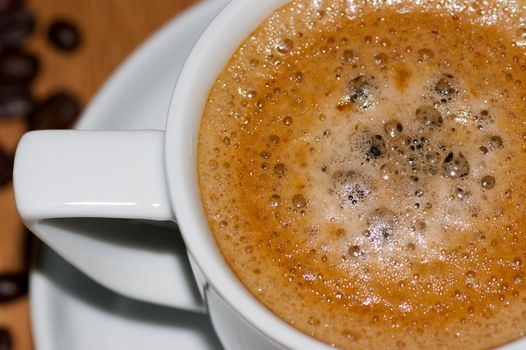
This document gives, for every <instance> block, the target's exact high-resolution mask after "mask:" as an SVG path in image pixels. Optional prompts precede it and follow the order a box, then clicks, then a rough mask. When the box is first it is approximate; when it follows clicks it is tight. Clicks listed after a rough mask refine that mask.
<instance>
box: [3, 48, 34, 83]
mask: <svg viewBox="0 0 526 350" xmlns="http://www.w3.org/2000/svg"><path fill="white" fill-rule="evenodd" d="M38 69H39V62H38V59H37V58H36V57H35V56H34V55H32V54H29V53H25V52H20V51H8V52H5V53H3V54H1V55H0V81H2V82H3V83H9V84H26V83H30V82H31V81H32V80H33V79H35V77H36V75H37V73H38Z"/></svg>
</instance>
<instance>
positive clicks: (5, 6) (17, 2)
mask: <svg viewBox="0 0 526 350" xmlns="http://www.w3.org/2000/svg"><path fill="white" fill-rule="evenodd" d="M23 3H24V1H22V0H0V13H2V12H7V11H11V10H14V9H18V8H20V7H22V5H23Z"/></svg>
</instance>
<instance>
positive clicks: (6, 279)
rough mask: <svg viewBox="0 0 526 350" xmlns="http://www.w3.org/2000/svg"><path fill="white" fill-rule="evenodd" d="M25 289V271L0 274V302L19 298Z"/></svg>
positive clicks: (26, 277)
mask: <svg viewBox="0 0 526 350" xmlns="http://www.w3.org/2000/svg"><path fill="white" fill-rule="evenodd" d="M27 290H28V276H27V273H5V274H0V304H2V303H6V302H9V301H13V300H15V299H18V298H20V297H21V296H23V295H25V294H26V293H27Z"/></svg>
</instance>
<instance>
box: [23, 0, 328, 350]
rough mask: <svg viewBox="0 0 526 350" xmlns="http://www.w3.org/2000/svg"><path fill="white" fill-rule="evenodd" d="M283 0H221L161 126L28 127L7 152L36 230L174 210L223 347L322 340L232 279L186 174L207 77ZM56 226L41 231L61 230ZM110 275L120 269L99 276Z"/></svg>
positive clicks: (167, 215)
mask: <svg viewBox="0 0 526 350" xmlns="http://www.w3.org/2000/svg"><path fill="white" fill-rule="evenodd" d="M286 2H287V0H267V1H264V2H263V1H256V0H252V1H249V0H232V2H230V3H229V4H228V5H227V7H226V8H225V10H223V11H222V12H221V13H220V14H219V16H218V17H216V18H215V20H214V21H213V22H212V23H211V24H210V26H209V27H208V29H207V30H206V32H205V33H204V34H203V36H202V37H201V38H200V40H199V41H198V42H197V44H196V45H195V46H194V49H193V50H192V52H191V54H190V55H189V58H188V59H187V61H186V64H185V66H184V68H183V71H182V73H181V75H180V76H179V79H178V82H177V85H176V88H175V90H174V93H173V95H172V102H171V106H170V111H169V116H168V123H167V129H166V132H161V131H142V132H124V131H98V132H89V131H44V132H34V133H29V134H27V135H26V136H25V137H24V138H23V139H22V140H21V142H20V144H19V148H18V152H17V157H16V160H15V171H14V181H15V195H16V199H17V205H18V208H19V211H20V213H21V215H22V217H23V219H24V220H25V222H26V224H27V225H28V226H29V227H30V228H31V229H32V230H33V231H34V232H36V233H37V234H39V233H40V232H41V231H45V230H50V227H53V228H58V229H59V230H62V231H66V232H70V231H72V230H71V227H72V225H75V224H76V222H75V221H76V219H70V220H67V219H68V218H79V217H82V218H101V217H104V218H128V219H139V218H141V219H149V220H158V221H174V220H175V217H176V218H177V223H178V225H179V227H180V229H181V232H182V235H183V238H184V241H185V244H186V247H187V249H188V251H189V256H190V262H191V263H193V264H192V268H193V271H194V275H195V277H196V279H197V283H198V286H199V287H200V292H201V294H202V295H203V297H204V300H205V301H206V306H207V311H208V313H209V314H210V317H211V319H212V322H213V324H214V327H215V329H216V331H217V333H218V336H219V338H220V339H221V341H222V343H223V344H224V345H225V346H226V348H228V349H285V348H297V349H323V348H327V346H326V345H325V344H322V343H320V342H318V341H316V340H314V339H312V338H310V337H308V336H306V335H304V334H302V333H300V332H299V331H297V330H295V329H294V328H293V327H291V326H289V325H288V324H286V323H285V322H283V321H282V320H280V319H279V318H277V317H276V316H275V315H273V314H272V313H270V312H269V311H268V310H267V309H266V308H264V307H263V306H262V305H261V304H260V303H258V302H257V300H256V299H255V298H254V297H253V296H252V295H251V294H250V293H248V291H247V290H246V289H245V288H244V287H243V286H242V285H241V284H240V282H239V281H238V280H237V279H236V277H235V275H234V274H233V273H232V271H231V270H230V269H229V268H228V266H227V264H226V263H225V261H224V259H223V258H222V256H221V254H220V252H219V251H218V249H217V246H216V244H215V242H214V240H213V237H212V235H211V233H210V232H209V228H208V225H207V222H206V218H205V215H204V212H203V210H202V207H201V204H200V200H199V188H198V185H197V180H196V174H195V172H196V169H195V151H196V150H195V148H196V139H197V135H198V129H199V121H200V116H201V113H202V110H203V105H204V102H205V99H206V96H207V93H208V90H209V88H210V86H211V85H212V83H213V82H214V80H215V77H216V76H217V74H218V73H219V72H220V70H221V68H222V67H223V66H224V65H225V63H226V62H227V61H228V59H229V58H230V56H231V54H232V53H233V51H234V50H235V49H236V48H237V46H238V45H239V43H240V42H241V40H242V39H243V38H244V37H246V36H247V35H248V34H249V33H250V32H251V31H252V30H253V29H254V28H255V27H256V26H257V24H258V23H260V21H262V20H263V19H264V18H265V17H267V16H268V15H269V14H270V13H271V12H272V11H273V10H274V9H276V8H277V7H279V6H280V5H283V4H284V3H286ZM174 214H175V217H174ZM65 219H66V220H65ZM81 221H82V222H83V223H84V224H85V223H86V222H87V221H86V219H83V220H81ZM64 222H66V223H68V224H69V226H68V225H66V226H64V224H63V223H64ZM59 236H60V235H57V236H56V237H55V236H49V237H47V239H48V240H49V241H53V240H58V239H60V240H68V237H67V235H62V237H59ZM75 243H76V242H74V241H70V242H69V245H70V246H71V247H72V246H73V245H74V244H75ZM68 249H69V248H68ZM71 249H72V250H73V249H74V248H71ZM77 254H80V255H86V254H83V252H82V250H81V249H77V250H76V254H73V255H71V257H70V259H71V260H72V261H73V262H74V263H76V264H78V265H79V266H80V264H82V263H84V264H87V265H85V266H83V267H81V268H84V269H86V270H93V271H94V273H95V274H107V272H105V271H103V270H104V268H105V265H107V264H111V260H110V261H105V262H103V263H101V262H100V261H98V256H90V257H86V256H84V257H82V258H81V259H79V260H76V259H77ZM81 260H82V262H81ZM152 273H154V272H153V271H152ZM112 277H113V278H117V279H120V276H111V275H109V276H107V277H106V278H110V279H111V278H112ZM175 287H176V288H175V289H174V290H172V291H170V292H172V293H173V295H176V296H177V297H176V298H177V299H178V298H179V296H178V290H179V289H180V288H187V287H185V286H182V285H177V286H175ZM124 289H126V288H124ZM148 297H150V296H149V295H148V296H146V297H145V298H146V299H147V298H148ZM183 297H184V296H183ZM152 301H155V302H161V303H162V301H161V300H160V299H155V298H153V299H152ZM187 302H188V301H186V303H180V304H184V305H187ZM178 303H179V302H176V303H175V304H178ZM195 308H196V309H198V308H199V305H198V303H196V307H195Z"/></svg>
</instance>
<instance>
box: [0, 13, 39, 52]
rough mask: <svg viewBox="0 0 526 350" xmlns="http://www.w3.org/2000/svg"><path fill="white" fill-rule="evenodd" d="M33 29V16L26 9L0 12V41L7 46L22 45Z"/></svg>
mask: <svg viewBox="0 0 526 350" xmlns="http://www.w3.org/2000/svg"><path fill="white" fill-rule="evenodd" d="M34 30H35V16H34V15H33V13H31V12H29V11H27V10H16V11H11V12H6V13H3V14H0V43H1V44H3V45H5V46H9V47H18V46H20V45H22V43H23V42H24V40H25V39H27V38H28V37H29V36H30V35H31V34H33V32H34Z"/></svg>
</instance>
